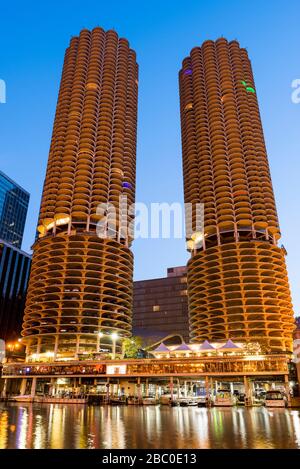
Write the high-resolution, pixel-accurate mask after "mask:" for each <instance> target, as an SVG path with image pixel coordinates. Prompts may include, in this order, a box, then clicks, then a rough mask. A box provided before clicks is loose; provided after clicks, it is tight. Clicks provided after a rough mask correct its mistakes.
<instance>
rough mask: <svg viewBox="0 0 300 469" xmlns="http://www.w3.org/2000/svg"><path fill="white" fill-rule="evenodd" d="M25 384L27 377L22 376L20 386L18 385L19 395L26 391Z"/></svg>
mask: <svg viewBox="0 0 300 469" xmlns="http://www.w3.org/2000/svg"><path fill="white" fill-rule="evenodd" d="M26 384H27V379H26V378H23V379H22V381H21V387H20V395H21V396H24V394H25V392H26Z"/></svg>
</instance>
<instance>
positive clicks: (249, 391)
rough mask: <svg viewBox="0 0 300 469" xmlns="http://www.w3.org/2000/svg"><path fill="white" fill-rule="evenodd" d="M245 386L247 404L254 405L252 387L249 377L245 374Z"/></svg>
mask: <svg viewBox="0 0 300 469" xmlns="http://www.w3.org/2000/svg"><path fill="white" fill-rule="evenodd" d="M244 387H245V396H246V399H245V406H251V405H252V389H251V386H250V383H249V378H247V376H244Z"/></svg>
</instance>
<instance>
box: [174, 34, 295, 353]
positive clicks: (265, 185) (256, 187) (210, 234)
mask: <svg viewBox="0 0 300 469" xmlns="http://www.w3.org/2000/svg"><path fill="white" fill-rule="evenodd" d="M179 82H180V109H181V127H182V153H183V174H184V196H185V202H186V203H191V204H192V205H193V213H194V214H196V213H197V210H196V204H204V228H203V230H201V231H200V232H197V227H196V220H195V216H194V217H193V218H192V225H193V230H194V231H193V230H192V233H191V237H190V238H189V239H187V244H188V248H189V250H190V251H191V259H190V260H189V262H188V296H189V314H190V331H191V339H192V340H193V341H201V340H204V339H207V340H227V339H229V338H230V339H233V340H241V341H243V342H259V343H260V344H261V345H264V346H265V348H266V349H267V350H271V351H274V350H291V348H292V331H293V328H294V326H293V322H294V321H293V312H292V305H291V297H290V290H289V283H288V278H287V272H286V266H285V257H284V254H285V252H284V249H283V248H280V247H278V246H277V242H278V240H279V238H280V231H279V225H278V219H277V213H276V206H275V200H274V194H273V188H272V182H271V176H270V170H269V166H268V158H267V153H266V148H265V143H264V136H263V130H262V125H261V119H260V114H259V108H258V102H257V95H256V90H255V84H254V78H253V73H252V69H251V64H250V60H249V58H248V54H247V51H246V50H245V49H242V48H240V46H239V44H238V42H237V41H232V42H228V41H227V40H225V39H223V38H221V39H218V40H217V41H216V42H214V41H206V42H204V43H203V45H202V46H201V47H196V48H194V49H192V51H191V54H190V56H189V57H187V58H185V59H184V61H183V64H182V69H181V71H180V73H179ZM198 212H199V211H198Z"/></svg>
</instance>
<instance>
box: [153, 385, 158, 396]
mask: <svg viewBox="0 0 300 469" xmlns="http://www.w3.org/2000/svg"><path fill="white" fill-rule="evenodd" d="M154 392H155V399H158V386H157V384H156V383H155V384H154Z"/></svg>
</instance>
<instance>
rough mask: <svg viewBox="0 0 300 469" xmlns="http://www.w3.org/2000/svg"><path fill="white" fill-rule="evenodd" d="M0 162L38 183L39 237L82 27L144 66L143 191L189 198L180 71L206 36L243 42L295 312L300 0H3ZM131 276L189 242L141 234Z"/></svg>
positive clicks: (154, 196)
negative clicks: (110, 39)
mask: <svg viewBox="0 0 300 469" xmlns="http://www.w3.org/2000/svg"><path fill="white" fill-rule="evenodd" d="M0 14H1V29H0V79H3V80H5V82H6V85H7V103H6V104H0V168H1V170H3V171H4V172H5V173H7V174H8V175H9V176H10V177H11V178H13V179H15V180H16V181H17V182H18V183H19V184H21V185H22V186H23V187H24V188H25V189H27V190H28V191H29V192H30V193H31V201H30V207H29V214H28V218H27V223H26V231H25V237H24V242H23V249H24V250H29V249H30V246H31V244H32V242H33V239H34V233H35V225H36V221H37V215H38V209H39V203H40V196H41V189H42V184H43V179H44V174H45V168H46V162H47V156H48V149H49V142H50V137H51V132H52V124H53V118H54V112H55V106H56V99H57V93H58V87H59V81H60V74H61V67H62V62H63V57H64V51H65V48H66V47H67V46H68V42H69V40H70V38H71V36H72V35H73V36H74V35H77V34H78V33H79V31H80V30H81V29H82V28H93V27H94V26H97V25H99V26H102V27H103V28H104V29H111V28H113V29H115V30H116V31H117V32H118V34H119V35H120V36H124V37H126V38H127V39H128V40H129V41H130V44H131V47H132V48H134V49H135V50H136V52H137V57H138V63H139V65H140V77H139V116H138V152H137V201H140V202H146V203H150V202H176V201H179V202H181V201H182V199H183V187H182V167H181V142H180V120H179V96H178V70H179V68H180V65H181V61H182V59H183V58H184V57H185V56H186V55H187V54H189V51H190V50H191V49H192V48H193V47H194V46H196V45H200V44H201V43H202V42H203V41H204V40H206V39H217V38H218V37H220V36H224V37H226V38H228V39H229V40H231V39H238V40H239V42H240V44H241V46H243V47H246V48H247V49H248V52H249V55H250V58H251V60H252V65H253V69H254V75H255V80H256V89H257V94H258V99H259V103H260V109H261V115H262V121H263V126H264V131H265V138H266V144H267V149H268V154H269V161H270V166H271V171H272V177H273V184H274V189H275V195H276V200H277V207H278V212H279V217H280V222H281V231H282V243H283V244H284V245H285V247H286V249H287V251H288V257H287V263H288V268H289V277H290V280H291V285H292V293H293V301H294V305H295V312H296V314H299V311H300V289H299V283H300V270H299V265H300V249H299V240H298V236H299V235H300V222H299V206H298V203H299V185H300V158H299V149H300V144H299V124H300V104H298V105H297V104H294V103H293V102H292V100H291V94H292V88H291V82H292V81H293V80H295V79H297V78H300V62H299V44H300V28H299V0H289V1H288V2H287V1H281V0H272V1H271V0H266V1H264V2H262V1H261V0H249V1H241V0H240V1H237V0H227V1H225V0H223V1H220V0H219V1H217V0H215V1H208V0H206V1H203V0H179V1H174V0H173V1H169V0H152V1H150V0H148V1H142V0H140V1H136V0H127V1H126V0H123V1H120V0H112V1H107V0H105V1H102V0H84V1H78V0H73V1H58V0H51V1H50V0H48V1H46V0H45V1H36V2H33V1H30V0H29V1H26V2H25V1H24V2H21V1H11V2H5V3H4V2H2V5H1V9H0ZM133 250H134V254H135V278H136V279H145V278H152V277H160V276H164V275H165V272H166V268H167V267H171V266H176V265H182V264H185V262H186V260H187V258H188V256H187V254H186V252H185V246H184V241H183V240H178V239H177V240H176V239H175V240H171V241H170V240H163V239H156V240H146V239H144V240H137V241H135V242H134V248H133Z"/></svg>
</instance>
